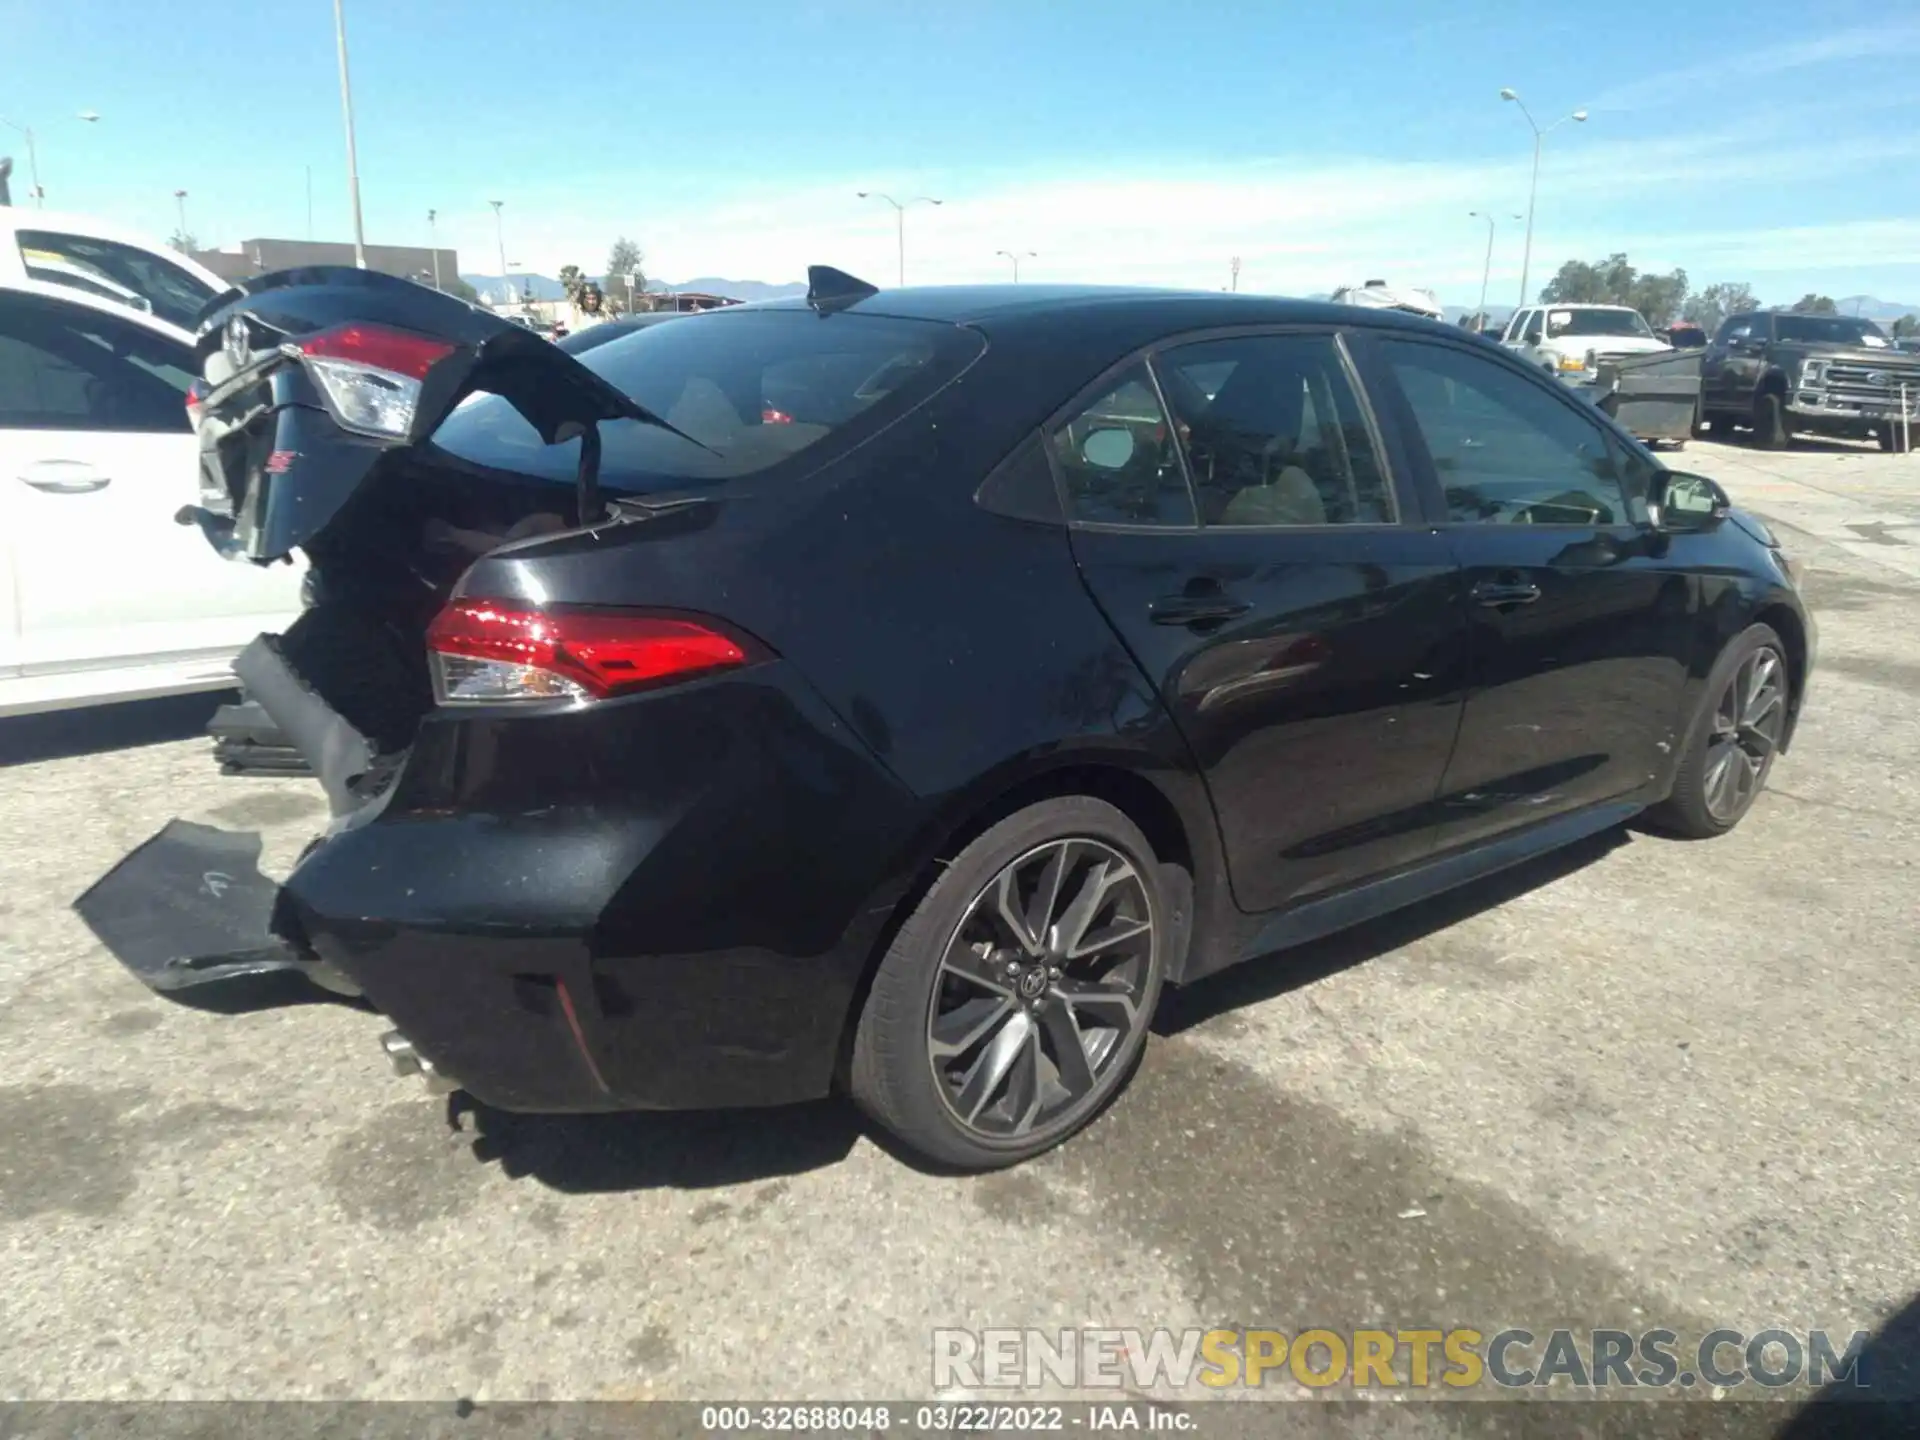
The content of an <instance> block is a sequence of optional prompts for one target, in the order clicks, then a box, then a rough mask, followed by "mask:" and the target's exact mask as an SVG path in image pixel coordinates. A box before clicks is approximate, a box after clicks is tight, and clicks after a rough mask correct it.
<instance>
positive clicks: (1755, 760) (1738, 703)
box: [1648, 625, 1792, 840]
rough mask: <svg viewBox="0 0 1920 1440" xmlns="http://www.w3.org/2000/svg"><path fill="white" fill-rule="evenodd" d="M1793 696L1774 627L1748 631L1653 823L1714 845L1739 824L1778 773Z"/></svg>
mask: <svg viewBox="0 0 1920 1440" xmlns="http://www.w3.org/2000/svg"><path fill="white" fill-rule="evenodd" d="M1791 695H1792V691H1791V677H1790V673H1789V671H1788V669H1787V660H1786V647H1785V646H1784V645H1782V644H1781V643H1780V637H1779V635H1777V634H1776V633H1774V631H1773V629H1772V627H1771V626H1767V625H1754V626H1751V627H1749V628H1748V629H1747V630H1746V631H1744V632H1743V633H1742V634H1741V635H1740V636H1739V637H1738V638H1736V639H1735V640H1734V642H1733V643H1732V644H1731V645H1729V646H1727V648H1726V649H1725V650H1724V651H1722V652H1721V654H1720V659H1719V660H1718V661H1717V662H1716V663H1715V665H1714V667H1713V673H1712V674H1711V675H1709V676H1708V677H1707V688H1706V697H1707V698H1706V705H1705V708H1704V709H1703V710H1702V711H1701V713H1700V715H1699V716H1698V717H1697V718H1696V719H1695V721H1694V725H1693V730H1692V732H1691V734H1690V735H1689V737H1688V739H1687V741H1686V750H1685V752H1684V753H1683V754H1682V756H1681V760H1680V769H1679V772H1678V773H1677V774H1676V775H1675V776H1674V781H1673V792H1672V793H1671V794H1670V795H1668V797H1667V798H1666V800H1665V801H1664V802H1662V803H1661V804H1660V805H1659V806H1658V807H1656V808H1655V809H1654V810H1653V811H1652V812H1651V813H1650V814H1649V816H1648V818H1649V819H1650V820H1651V821H1653V823H1654V824H1655V825H1656V826H1657V827H1658V828H1660V829H1662V830H1665V831H1667V832H1668V833H1670V834H1673V835H1677V836H1680V837H1681V838H1683V839H1688V840H1706V839H1711V838H1712V837H1713V836H1715V835H1724V834H1726V833H1727V831H1729V830H1731V829H1733V827H1734V826H1736V825H1738V824H1739V823H1740V821H1741V820H1742V819H1743V818H1744V817H1745V815H1746V813H1747V811H1748V810H1750V809H1752V808H1753V802H1754V800H1755V799H1756V798H1757V797H1758V796H1759V794H1760V790H1761V788H1762V787H1763V786H1764V785H1765V784H1766V781H1767V773H1768V772H1769V771H1770V770H1771V769H1772V768H1773V757H1774V755H1775V753H1776V752H1777V751H1778V750H1779V747H1780V737H1781V736H1782V735H1784V734H1785V733H1786V728H1787V706H1788V704H1789V703H1790V702H1791Z"/></svg>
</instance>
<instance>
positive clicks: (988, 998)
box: [850, 796, 1173, 1170]
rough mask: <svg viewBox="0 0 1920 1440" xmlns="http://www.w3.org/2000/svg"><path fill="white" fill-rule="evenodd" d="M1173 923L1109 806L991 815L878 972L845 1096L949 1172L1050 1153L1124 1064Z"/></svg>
mask: <svg viewBox="0 0 1920 1440" xmlns="http://www.w3.org/2000/svg"><path fill="white" fill-rule="evenodd" d="M1171 919H1172V916H1171V911H1170V905H1169V901H1168V898H1167V894H1166V889H1165V887H1164V886H1163V884H1162V882H1161V870H1160V865H1159V862H1158V860H1157V859H1156V857H1155V856H1154V853H1153V849H1152V847H1151V846H1149V845H1148V843H1147V840H1146V837H1145V836H1143V835H1142V834H1141V833H1140V831H1139V829H1138V827H1136V826H1135V825H1134V824H1133V822H1132V821H1130V820H1128V819H1127V817H1126V816H1125V815H1124V814H1122V813H1121V812H1120V811H1119V810H1117V809H1115V808H1114V807H1113V806H1112V805H1109V804H1107V803H1106V802H1105V801H1103V800H1096V799H1093V798H1091V797H1089V796H1065V797H1061V798H1059V799H1053V800H1044V801H1041V802H1040V803H1038V804H1036V805H1030V806H1028V807H1027V808H1026V809H1024V810H1021V811H1019V812H1017V813H1016V814H1013V815H1011V816H1009V817H1007V818H1006V819H1005V820H1002V821H1001V822H1000V823H999V824H997V825H995V826H993V827H992V828H991V829H989V830H987V831H986V832H985V833H984V834H982V835H981V836H980V837H979V838H978V839H976V840H974V841H973V843H972V844H970V845H968V846H967V847H966V849H964V850H962V851H961V852H960V853H959V855H957V856H956V857H954V859H953V861H952V863H951V864H949V865H948V866H947V867H946V869H945V870H944V871H943V872H942V874H941V875H940V877H939V879H938V880H936V881H935V882H934V884H933V885H932V887H931V888H930V889H929V890H928V891H927V894H926V896H925V898H923V899H922V900H921V901H920V903H919V904H918V905H917V906H916V907H915V909H914V911H913V913H912V915H911V916H909V917H908V919H907V921H906V923H905V924H903V925H902V926H901V927H900V930H899V933H898V934H897V935H896V936H895V937H894V941H893V944H892V945H891V946H890V947H889V948H888V950H887V953H886V956H885V958H884V959H883V960H882V961H881V962H880V968H879V970H878V971H877V972H876V973H875V975H874V981H873V988H872V990H871V991H870V992H869V994H868V997H867V1002H866V1005H865V1007H864V1008H863V1009H862V1011H861V1013H860V1020H859V1024H858V1026H857V1027H856V1029H855V1032H854V1044H853V1065H852V1072H851V1077H850V1078H851V1088H852V1091H853V1097H854V1099H855V1100H856V1101H857V1102H858V1103H859V1104H860V1106H861V1108H862V1109H864V1110H865V1111H866V1112H867V1114H869V1115H870V1116H872V1117H873V1119H874V1120H876V1121H878V1122H879V1123H880V1124H881V1125H882V1126H884V1127H885V1128H886V1129H887V1130H888V1131H890V1132H891V1133H892V1134H893V1135H894V1136H896V1137H897V1138H898V1139H899V1140H901V1141H902V1142H903V1143H904V1144H906V1145H908V1146H909V1147H911V1148H912V1149H914V1150H916V1151H918V1152H919V1153H921V1154H922V1155H925V1156H927V1157H929V1158H930V1159H933V1160H935V1161H938V1162H940V1163H942V1164H945V1165H950V1166H954V1167H957V1168H960V1169H964V1170H991V1169H998V1168H1001V1167H1003V1166H1007V1165H1013V1164H1017V1163H1019V1162H1020V1161H1022V1160H1026V1159H1029V1158H1031V1157H1032V1156H1034V1155H1038V1154H1039V1153H1040V1152H1041V1151H1043V1150H1046V1149H1049V1148H1050V1147H1052V1146H1054V1145H1057V1144H1059V1143H1060V1142H1061V1141H1062V1140H1064V1139H1066V1138H1067V1137H1068V1136H1070V1135H1072V1134H1074V1133H1075V1132H1076V1131H1078V1130H1080V1129H1082V1128H1084V1127H1085V1126H1086V1125H1087V1124H1088V1123H1089V1122H1090V1121H1092V1120H1093V1119H1094V1117H1095V1116H1097V1115H1098V1114H1099V1113H1100V1112H1101V1110H1103V1109H1104V1108H1105V1107H1106V1105H1107V1104H1108V1102H1110V1101H1111V1100H1112V1099H1113V1097H1114V1096H1115V1095H1117V1094H1118V1093H1119V1092H1120V1090H1121V1088H1122V1087H1123V1086H1124V1085H1125V1084H1126V1082H1127V1079H1128V1077H1129V1076H1130V1075H1131V1074H1132V1072H1133V1069H1134V1067H1135V1065H1136V1064H1137V1063H1138V1061H1139V1059H1140V1054H1141V1051H1142V1049H1143V1048H1144V1047H1145V1045H1146V1041H1147V1027H1148V1025H1149V1023H1150V1022H1151V1021H1152V1019H1153V1011H1154V1006H1155V1004H1156V1003H1157V1002H1158V1000H1159V998H1160V985H1161V978H1162V976H1163V974H1164V972H1165V968H1166V963H1167V955H1166V950H1167V943H1168V936H1169V934H1170V933H1172V928H1173V927H1172V925H1171V923H1170V922H1171Z"/></svg>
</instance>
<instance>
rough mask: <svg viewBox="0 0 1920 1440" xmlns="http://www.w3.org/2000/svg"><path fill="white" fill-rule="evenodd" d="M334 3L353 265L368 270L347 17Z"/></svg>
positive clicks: (334, 36) (337, 4) (335, 40)
mask: <svg viewBox="0 0 1920 1440" xmlns="http://www.w3.org/2000/svg"><path fill="white" fill-rule="evenodd" d="M340 4H341V0H333V38H334V42H335V44H336V45H337V46H338V47H339V51H340V113H341V114H342V115H343V116H344V117H345V118H346V122H347V192H348V194H349V195H350V196H351V197H352V200H353V263H354V264H355V265H358V266H359V267H360V268H361V269H362V270H364V269H366V268H367V237H366V232H365V230H364V229H363V228H362V226H361V224H360V157H359V154H358V153H357V151H356V150H355V149H354V143H353V86H352V84H351V83H350V82H349V81H348V79H347V17H346V14H345V12H344V11H343V10H342V9H341V8H340Z"/></svg>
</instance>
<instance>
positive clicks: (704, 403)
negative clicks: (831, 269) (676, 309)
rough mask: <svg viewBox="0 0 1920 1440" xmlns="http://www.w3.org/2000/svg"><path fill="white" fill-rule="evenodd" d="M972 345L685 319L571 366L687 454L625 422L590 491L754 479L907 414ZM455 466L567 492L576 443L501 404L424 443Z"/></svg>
mask: <svg viewBox="0 0 1920 1440" xmlns="http://www.w3.org/2000/svg"><path fill="white" fill-rule="evenodd" d="M983 345H984V341H983V340H982V339H981V337H980V336H979V335H978V334H977V333H976V332H974V331H971V330H963V329H961V328H959V327H957V326H954V325H948V324H943V323H937V322H931V321H923V320H902V319H897V318H894V317H891V316H882V315H852V314H841V315H832V316H828V317H825V318H823V317H821V316H819V315H816V314H814V313H813V312H812V311H810V310H762V311H752V310H733V311H720V312H716V313H714V314H711V315H698V316H687V317H685V318H684V319H679V320H675V321H674V322H673V323H672V324H671V325H654V326H649V327H647V328H645V329H640V330H636V331H634V332H633V333H632V334H630V335H625V336H622V337H621V338H620V339H618V340H613V341H610V342H609V343H607V344H605V345H600V346H597V347H595V348H594V349H592V350H589V351H586V352H585V353H583V354H581V355H579V356H578V357H577V358H578V360H579V362H580V363H581V364H582V365H584V366H585V367H586V368H587V369H589V370H592V371H594V372H595V373H597V374H599V375H600V376H602V377H603V378H605V379H606V380H608V381H609V382H611V383H612V384H613V385H614V386H616V387H617V388H619V389H620V390H621V391H622V392H624V393H625V394H627V395H629V396H631V397H632V398H633V399H634V400H636V401H638V402H639V403H640V404H641V405H643V406H645V407H646V408H647V409H648V410H651V411H652V412H653V413H654V414H656V415H658V416H660V417H661V418H662V419H664V420H666V421H667V422H668V423H669V424H671V425H672V426H673V427H674V429H675V430H679V431H682V432H684V433H685V435H687V436H689V437H691V439H692V440H693V441H698V442H699V443H698V444H693V443H690V442H689V440H687V439H682V438H681V436H679V435H676V434H674V433H673V431H672V430H667V429H663V428H661V427H660V426H657V425H647V424H644V423H642V422H640V421H637V420H616V421H611V422H609V423H607V424H605V425H602V426H601V427H600V435H601V441H602V445H603V450H602V455H601V486H602V488H603V489H604V490H606V491H608V492H609V493H612V494H622V493H626V494H633V493H640V492H644V491H648V490H658V489H668V488H673V487H676V486H682V485H688V484H696V485H697V484H701V483H703V482H711V481H719V480H732V479H738V478H740V477H742V476H746V475H754V474H758V473H760V472H763V471H769V470H772V469H773V468H774V467H776V466H779V465H781V464H783V463H784V462H786V461H789V460H792V459H793V458H794V457H796V456H799V455H801V454H803V453H804V452H807V451H810V450H814V449H815V447H817V446H820V445H821V443H822V442H823V441H825V440H827V439H828V437H830V436H832V437H835V438H836V439H838V440H840V441H843V442H848V443H852V442H855V441H857V440H858V439H861V438H864V437H865V436H866V435H869V434H872V433H873V432H874V431H877V430H879V429H880V428H882V427H884V426H885V425H888V424H890V423H892V422H893V421H894V420H896V419H898V418H899V417H900V416H902V415H904V414H906V413H907V412H908V411H909V410H912V409H913V408H914V407H915V406H917V405H919V404H920V403H921V402H923V401H924V400H926V399H927V398H928V397H929V396H931V395H932V394H933V393H934V392H935V391H937V390H939V389H940V388H941V387H942V386H944V385H945V384H946V383H947V382H948V381H949V380H951V379H953V378H954V376H956V375H958V374H959V373H960V372H961V371H962V370H963V369H965V368H966V366H967V364H968V363H969V362H971V361H972V360H973V359H974V357H976V356H977V355H978V354H979V353H980V350H981V349H982V347H983ZM433 443H434V444H435V445H436V446H438V447H439V448H440V449H442V450H445V451H447V452H449V453H450V454H453V455H456V456H458V457H460V458H461V459H464V460H471V461H474V462H476V463H478V464H482V465H487V466H492V467H495V468H498V469H502V470H513V471H518V472H520V473H523V474H526V475H529V476H532V477H535V478H539V479H551V480H555V481H564V482H566V483H569V484H571V483H572V481H573V478H574V467H575V462H576V457H577V452H578V442H573V443H569V444H566V445H543V444H542V443H541V441H540V437H539V436H538V435H537V434H535V433H534V430H533V428H532V426H530V425H528V424H527V422H526V421H525V420H524V419H522V418H521V416H520V414H519V412H517V411H516V410H514V409H513V407H512V406H511V405H509V404H508V403H507V402H506V401H505V400H502V399H501V398H500V397H498V396H494V395H483V396H480V397H478V398H476V399H473V400H469V401H468V402H466V403H464V404H462V405H461V406H460V407H459V408H458V409H457V410H455V411H454V413H453V414H452V415H450V416H448V417H447V420H446V422H445V423H444V424H443V425H442V426H441V427H440V429H439V431H438V432H437V433H436V434H435V435H434V437H433Z"/></svg>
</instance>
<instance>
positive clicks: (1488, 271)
mask: <svg viewBox="0 0 1920 1440" xmlns="http://www.w3.org/2000/svg"><path fill="white" fill-rule="evenodd" d="M1467 216H1468V218H1469V219H1473V220H1484V221H1486V222H1487V263H1486V264H1484V265H1482V266H1481V267H1480V308H1479V309H1478V310H1476V311H1475V312H1474V317H1475V318H1476V319H1477V320H1478V321H1479V322H1480V323H1481V324H1482V325H1485V324H1486V323H1487V279H1488V277H1489V276H1491V275H1492V274H1493V216H1491V215H1489V214H1487V213H1486V212H1484V211H1481V210H1469V211H1468V212H1467ZM1513 218H1514V219H1516V220H1518V219H1520V218H1521V217H1520V216H1518V215H1516V216H1514V217H1513ZM1520 283H1521V284H1522V286H1524V285H1525V284H1526V282H1525V281H1524V280H1522V281H1521V282H1520ZM1522 303H1524V302H1522Z"/></svg>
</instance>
